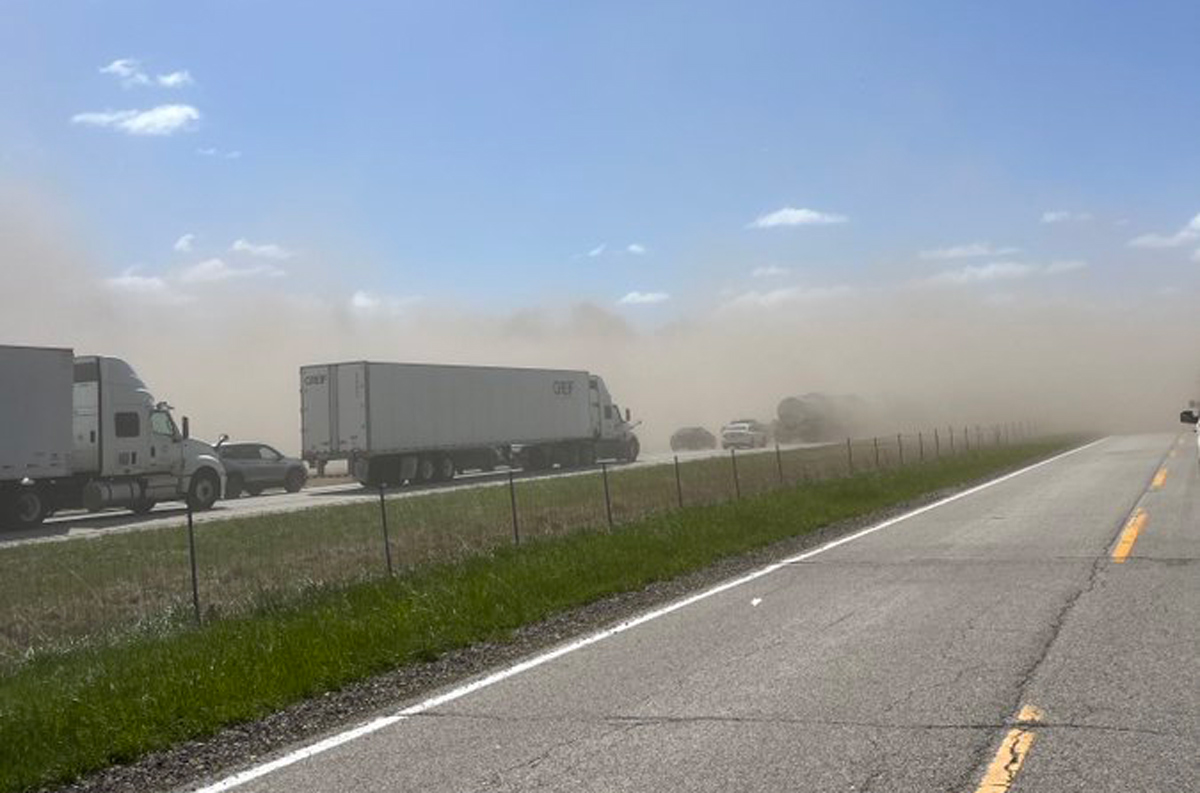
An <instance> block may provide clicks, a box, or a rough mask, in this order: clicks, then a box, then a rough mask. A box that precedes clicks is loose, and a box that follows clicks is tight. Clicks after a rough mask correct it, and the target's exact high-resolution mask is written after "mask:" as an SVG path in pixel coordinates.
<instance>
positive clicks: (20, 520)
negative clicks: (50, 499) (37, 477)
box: [3, 487, 49, 529]
mask: <svg viewBox="0 0 1200 793" xmlns="http://www.w3.org/2000/svg"><path fill="white" fill-rule="evenodd" d="M48 511H49V510H48V509H47V506H46V499H45V498H44V497H43V496H42V493H41V491H40V490H38V489H37V488H36V487H21V488H18V489H17V490H16V492H15V493H14V494H13V497H12V500H11V501H10V502H9V504H8V515H5V516H3V517H7V518H8V519H9V520H8V522H9V523H11V525H12V527H13V528H15V529H32V528H33V527H34V526H40V525H41V523H42V521H43V520H45V519H46V513H47V512H48Z"/></svg>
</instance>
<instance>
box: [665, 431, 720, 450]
mask: <svg viewBox="0 0 1200 793" xmlns="http://www.w3.org/2000/svg"><path fill="white" fill-rule="evenodd" d="M715 448H717V436H716V435H713V434H712V433H711V432H709V431H708V430H706V429H704V427H682V428H680V429H677V430H675V432H674V433H673V434H672V435H671V451H673V452H698V451H703V450H705V449H715Z"/></svg>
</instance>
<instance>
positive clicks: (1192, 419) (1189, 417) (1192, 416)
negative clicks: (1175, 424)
mask: <svg viewBox="0 0 1200 793" xmlns="http://www.w3.org/2000/svg"><path fill="white" fill-rule="evenodd" d="M1179 420H1180V421H1181V422H1183V423H1184V424H1195V423H1196V422H1197V421H1200V416H1197V415H1196V411H1194V410H1191V409H1189V410H1185V411H1183V412H1182V413H1180V414H1179Z"/></svg>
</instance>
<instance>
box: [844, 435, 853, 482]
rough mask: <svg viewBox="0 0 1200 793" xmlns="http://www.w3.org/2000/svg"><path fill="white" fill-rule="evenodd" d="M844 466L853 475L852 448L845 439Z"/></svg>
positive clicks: (848, 440)
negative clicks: (848, 468)
mask: <svg viewBox="0 0 1200 793" xmlns="http://www.w3.org/2000/svg"><path fill="white" fill-rule="evenodd" d="M846 464H847V465H848V466H849V467H850V473H851V474H853V473H854V447H853V446H851V444H850V439H849V438H847V439H846Z"/></svg>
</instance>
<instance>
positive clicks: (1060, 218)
mask: <svg viewBox="0 0 1200 793" xmlns="http://www.w3.org/2000/svg"><path fill="white" fill-rule="evenodd" d="M1091 219H1092V213H1091V212H1072V211H1070V210H1068V209H1048V210H1046V211H1045V212H1043V213H1042V222H1043V223H1070V222H1075V223H1087V222H1088V221H1090V220H1091Z"/></svg>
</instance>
